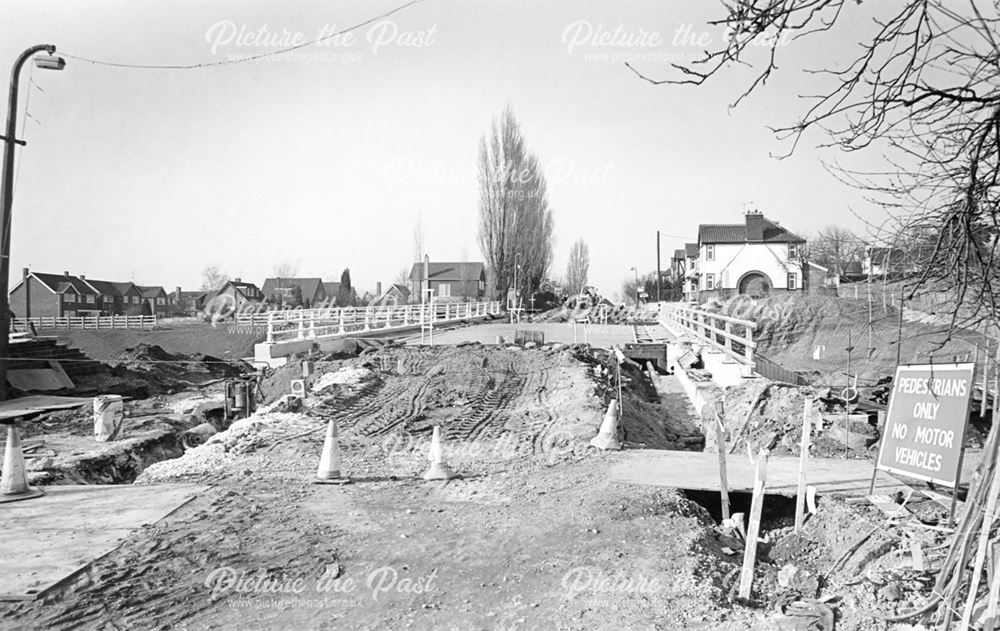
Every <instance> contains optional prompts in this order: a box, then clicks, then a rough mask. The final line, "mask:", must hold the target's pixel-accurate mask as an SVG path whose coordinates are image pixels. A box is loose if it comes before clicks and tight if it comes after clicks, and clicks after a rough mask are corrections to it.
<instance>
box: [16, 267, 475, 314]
mask: <svg viewBox="0 0 1000 631" xmlns="http://www.w3.org/2000/svg"><path fill="white" fill-rule="evenodd" d="M428 290H430V291H431V292H433V294H434V298H435V300H449V301H474V300H481V299H483V297H484V296H485V294H486V267H485V265H484V264H483V263H468V262H461V263H454V262H431V261H429V260H427V261H424V262H418V263H414V264H413V267H412V269H411V272H410V283H409V284H402V283H393V284H390V285H388V288H387V289H386V290H385V291H384V292H383V291H382V284H381V283H378V284H377V286H376V290H375V293H374V295H368V296H366V297H365V298H366V300H363V302H366V303H368V304H375V305H386V304H407V303H409V302H420V299H421V296H426V292H427V291H428ZM219 297H226V301H227V303H228V304H229V305H234V306H235V307H236V308H240V309H242V308H246V306H248V305H249V306H252V307H258V306H261V305H265V306H267V307H272V308H282V307H298V306H301V307H304V308H311V307H320V306H332V305H334V304H337V305H345V304H352V305H353V304H357V303H358V296H357V295H356V293H355V292H354V291H353V290H350V291H344V288H342V287H341V283H339V282H331V281H324V280H323V279H321V278H318V277H304V278H268V279H265V280H264V283H263V285H261V286H260V287H258V286H257V285H256V284H254V283H250V282H245V281H243V280H242V279H240V278H234V279H232V280H228V281H226V282H225V283H224V284H223V285H222V286H221V287H218V288H217V289H215V290H212V291H183V290H182V289H181V288H180V287H177V288H176V289H175V290H174V291H173V292H171V293H167V291H166V290H165V289H164V288H163V287H160V286H144V285H137V284H135V283H133V282H129V281H107V280H96V279H93V278H87V276H86V275H84V274H79V275H74V274H70V273H69V272H63V273H62V274H49V273H43V272H33V271H31V270H29V269H27V268H25V269H24V270H23V273H22V278H21V280H20V282H18V283H17V285H15V286H14V287H13V288H12V289H11V290H10V296H9V300H10V308H11V310H12V312H13V313H14V315H15V316H16V317H59V318H62V317H80V316H108V315H156V316H158V317H165V316H168V315H192V314H195V313H198V312H200V311H202V310H203V309H204V308H205V307H206V305H208V304H210V303H211V302H212V301H213V300H215V299H217V298H219Z"/></svg>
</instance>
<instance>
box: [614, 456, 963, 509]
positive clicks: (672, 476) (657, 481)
mask: <svg viewBox="0 0 1000 631" xmlns="http://www.w3.org/2000/svg"><path fill="white" fill-rule="evenodd" d="M976 461H978V455H974V454H972V453H969V454H967V455H966V466H965V467H963V469H966V468H967V470H966V471H964V472H963V476H962V479H963V480H968V479H970V477H971V470H972V468H973V467H974V466H975V462H976ZM874 466H875V465H874V462H871V461H868V460H839V459H836V458H812V459H810V460H809V474H808V484H809V485H810V486H815V487H816V491H817V493H820V494H822V493H842V494H844V495H848V496H852V497H860V496H867V495H868V489H869V484H870V483H871V478H872V471H873V469H874ZM726 474H727V478H728V481H729V490H730V491H731V492H745V493H750V492H752V491H753V476H754V467H753V465H751V464H750V459H749V458H748V457H747V455H746V453H739V454H730V455H728V456H727V458H726ZM798 475H799V459H798V458H796V457H788V456H772V457H771V458H770V459H769V460H768V464H767V492H768V493H769V494H772V495H784V496H788V497H793V496H794V495H795V491H796V488H797V485H798ZM611 479H612V480H613V481H615V482H622V483H627V484H645V485H652V486H668V487H672V488H678V489H690V490H699V491H718V490H719V455H718V454H717V453H709V452H694V451H665V450H659V449H646V450H642V451H635V452H629V453H627V454H623V461H622V462H620V463H619V464H616V465H615V466H613V467H612V468H611ZM906 488H907V486H906V485H905V484H904V483H903V482H901V481H900V480H898V479H896V478H894V477H892V476H890V475H889V474H888V473H884V472H879V475H878V480H877V482H876V485H875V492H876V493H895V492H896V491H898V490H905V489H906Z"/></svg>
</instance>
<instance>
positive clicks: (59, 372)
mask: <svg viewBox="0 0 1000 631" xmlns="http://www.w3.org/2000/svg"><path fill="white" fill-rule="evenodd" d="M49 364H50V367H49V368H15V369H13V370H8V371H7V381H8V382H9V383H10V385H11V386H13V387H14V388H15V389H17V390H20V391H21V392H38V391H39V390H68V389H72V388H73V381H72V380H71V379H70V378H69V375H67V374H66V371H65V370H63V369H62V366H60V365H59V363H58V362H49Z"/></svg>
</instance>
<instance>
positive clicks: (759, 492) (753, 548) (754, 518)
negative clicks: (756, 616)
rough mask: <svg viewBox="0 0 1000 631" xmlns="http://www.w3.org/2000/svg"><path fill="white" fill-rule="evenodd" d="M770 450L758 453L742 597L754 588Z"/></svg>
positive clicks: (744, 560) (748, 595)
mask: <svg viewBox="0 0 1000 631" xmlns="http://www.w3.org/2000/svg"><path fill="white" fill-rule="evenodd" d="M767 456H768V451H767V450H766V449H761V450H760V452H759V453H758V454H757V462H756V474H755V479H754V485H753V487H754V488H753V500H752V501H751V502H750V524H749V525H748V526H747V539H746V546H745V548H744V550H743V567H742V569H741V570H740V589H739V595H740V598H743V599H744V600H746V599H749V598H750V593H751V590H752V588H753V570H754V564H755V563H756V561H757V539H758V538H759V535H760V516H761V512H763V510H764V489H765V487H766V486H767Z"/></svg>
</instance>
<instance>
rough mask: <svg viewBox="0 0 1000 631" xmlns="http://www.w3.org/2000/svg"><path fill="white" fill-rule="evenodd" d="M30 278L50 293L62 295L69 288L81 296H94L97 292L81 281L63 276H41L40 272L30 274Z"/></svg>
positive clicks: (75, 277) (70, 276) (74, 277)
mask: <svg viewBox="0 0 1000 631" xmlns="http://www.w3.org/2000/svg"><path fill="white" fill-rule="evenodd" d="M31 275H32V276H34V277H35V278H37V279H38V280H40V281H42V282H43V283H44V284H45V286H46V287H48V288H49V289H51V290H52V291H55V292H59V293H62V292H63V291H67V290H68V289H69V288H73V290H74V291H75V292H76V293H78V294H81V295H84V296H86V295H91V296H96V295H97V292H96V291H94V289H93V288H91V287H90V286H89V285H88V284H87V283H86V282H85V281H84V280H83V279H81V278H79V277H77V276H73V275H69V276H67V275H65V274H43V273H41V272H32V273H31Z"/></svg>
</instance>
